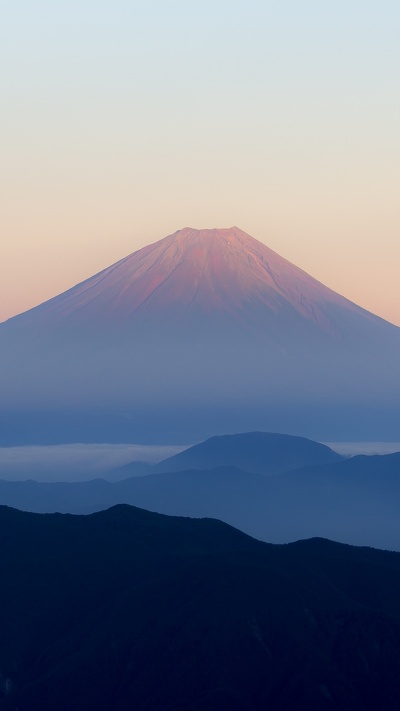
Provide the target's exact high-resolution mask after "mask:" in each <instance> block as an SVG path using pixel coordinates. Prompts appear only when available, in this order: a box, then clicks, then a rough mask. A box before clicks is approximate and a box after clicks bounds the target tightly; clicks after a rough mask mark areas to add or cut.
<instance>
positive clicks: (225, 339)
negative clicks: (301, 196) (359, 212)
mask: <svg viewBox="0 0 400 711" xmlns="http://www.w3.org/2000/svg"><path fill="white" fill-rule="evenodd" d="M399 364H400V329H399V328H397V327H395V326H393V325H391V324H389V323H387V322H386V321H384V320H382V319H380V318H378V317H376V316H374V315H373V314H370V313H368V312H367V311H365V310H363V309H361V308H359V307H358V306H356V305H355V304H352V303H351V302H349V301H348V300H346V299H344V298H343V297H341V296H339V295H338V294H335V293H334V292H333V291H331V290H330V289H327V288H326V287H324V286H323V285H322V284H320V283H319V282H317V281H316V280H315V279H313V278H312V277H310V276H308V275H307V274H305V273H304V272H303V271H301V270H300V269H298V268H297V267H295V266H294V265H292V264H290V263H289V262H287V261H286V260H285V259H283V258H282V257H280V256H279V255H277V254H276V253H275V252H273V251H272V250H270V249H269V248H268V247H266V246H265V245H263V244H261V243H260V242H257V241H256V240H254V239H253V238H252V237H250V236H249V235H246V234H245V233H244V232H242V231H241V230H239V229H238V228H236V227H233V228H230V229H222V230H193V229H190V228H186V229H184V230H180V231H179V232H177V233H175V234H173V235H170V236H168V237H166V238H164V239H163V240H160V241H159V242H156V243H155V244H153V245H149V246H148V247H145V248H143V249H141V250H139V251H138V252H135V253H134V254H132V255H130V256H128V257H126V258H125V259H123V260H121V261H120V262H117V263H116V264H114V265H112V266H111V267H109V268H108V269H105V270H104V271H103V272H101V273H100V274H97V275H96V276H94V277H92V278H90V279H88V280H87V281H85V282H83V283H82V284H78V285H77V286H75V287H73V288H72V289H70V290H69V291H67V292H65V293H64V294H61V295H60V296H57V297H55V298H54V299H51V300H50V301H48V302H45V303H44V304H42V305H40V306H38V307H36V308H34V309H31V310H30V311H27V312H26V313H24V314H21V315H20V316H17V317H15V318H13V319H10V320H9V321H7V322H6V323H4V324H0V390H1V393H2V398H1V403H0V425H1V427H0V442H3V443H5V444H10V443H12V442H14V443H24V441H26V439H25V440H24V438H26V437H28V439H29V437H30V433H33V432H34V431H35V432H36V434H35V437H36V440H35V441H38V442H40V441H41V442H46V441H47V442H54V441H56V442H57V441H58V442H60V441H64V442H65V441H74V440H75V441H77V438H78V441H92V442H93V441H112V442H115V441H117V442H118V441H119V442H121V441H136V442H145V441H147V442H155V441H156V442H161V441H163V442H169V443H171V442H177V443H179V444H181V443H184V442H188V443H190V442H193V441H199V440H202V439H205V438H206V437H208V436H210V435H211V434H218V433H221V432H234V431H240V430H247V431H249V430H253V429H254V430H260V429H262V430H272V431H276V430H280V431H287V432H291V433H294V434H301V435H304V436H307V437H311V438H313V439H320V440H324V439H325V440H326V439H330V440H333V439H349V438H353V439H355V440H359V439H363V438H366V437H370V438H372V439H385V438H392V439H396V438H397V436H398V432H397V430H398V424H397V423H398V422H399V421H400V413H399V403H400V365H399ZM13 438H14V439H13ZM30 441H32V439H31V440H30Z"/></svg>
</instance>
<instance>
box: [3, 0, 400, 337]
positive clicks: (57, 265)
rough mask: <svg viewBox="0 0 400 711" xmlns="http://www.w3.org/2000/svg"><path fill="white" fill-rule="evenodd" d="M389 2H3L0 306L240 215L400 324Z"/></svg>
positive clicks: (24, 304) (393, 31)
mask: <svg viewBox="0 0 400 711" xmlns="http://www.w3.org/2000/svg"><path fill="white" fill-rule="evenodd" d="M399 36H400V3H399V2H398V0H381V2H379V3H378V2H376V0H373V1H371V0H335V2H325V1H323V0H302V1H301V2H299V0H246V2H244V1H243V2H242V0H229V1H228V0H213V1H212V2H211V1H210V0H202V2H198V1H197V0H196V1H192V0H113V2H111V0H107V1H105V0H96V2H94V0H79V2H78V0H68V2H66V0H58V1H57V2H54V0H36V1H35V2H32V0H15V1H14V2H12V3H10V2H9V3H6V2H5V1H3V2H0V65H1V66H2V68H3V77H2V83H1V89H0V98H1V112H0V125H1V132H0V136H1V138H0V141H1V145H0V148H1V163H0V191H1V195H2V200H1V210H0V320H4V319H6V318H8V317H10V316H12V315H14V314H16V313H19V312H21V311H24V310H26V309H28V308H30V307H32V306H34V305H36V304H38V303H40V302H42V301H44V300H46V299H48V298H50V297H51V296H53V295H55V294H57V293H60V292H61V291H64V290H65V289H67V288H69V287H70V286H73V285H74V284H76V283H77V282H79V281H82V280H83V279H85V278H87V277H89V276H91V275H92V274H94V273H96V272H98V271H100V270H101V269H102V268H104V267H106V266H108V265H109V264H111V263H113V262H115V261H117V260H118V259H120V258H122V257H124V256H126V255H127V254H130V253H131V252H133V251H135V250H137V249H139V248H140V247H142V246H144V245H146V244H148V243H150V242H154V241H156V240H158V239H161V238H162V237H164V236H166V235H167V234H170V233H172V232H175V231H176V230H178V229H180V228H182V227H184V226H191V227H197V228H205V227H230V226H232V225H237V226H238V227H240V228H241V229H243V230H245V231H246V232H248V233H249V234H251V235H252V236H253V237H255V238H256V239H259V240H260V241H262V242H264V243H265V244H267V245H268V246H269V247H271V248H272V249H274V250H276V251H277V252H278V253H279V254H281V255H282V256H283V257H286V258H287V259H289V260H290V261H292V262H293V263H295V264H296V265H297V266H299V267H301V268H302V269H304V270H305V271H307V272H308V273H310V274H312V276H314V277H316V278H317V279H319V280H320V281H322V282H323V283H325V284H326V285H327V286H330V287H331V288H333V289H335V290H336V291H338V292H339V293H341V294H343V295H344V296H346V297H348V298H350V299H352V300H353V301H355V302H356V303H358V304H359V305H361V306H364V307H365V308H367V309H369V310H371V311H373V312H375V313H377V314H379V315H380V316H383V317H384V318H386V319H388V320H390V321H392V322H393V323H396V324H398V325H400V298H399V286H398V284H399V276H398V274H399V265H400V200H399V194H400V131H399V126H400V81H399V77H400V42H399Z"/></svg>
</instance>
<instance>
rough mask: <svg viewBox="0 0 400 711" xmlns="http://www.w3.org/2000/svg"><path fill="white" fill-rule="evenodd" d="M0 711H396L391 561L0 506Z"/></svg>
mask: <svg viewBox="0 0 400 711" xmlns="http://www.w3.org/2000/svg"><path fill="white" fill-rule="evenodd" d="M0 530H1V532H2V535H1V537H0V556H1V561H2V584H1V586H0V629H1V638H0V710H1V711H16V709H19V711H28V710H29V711H39V709H40V711H50V710H53V709H55V708H56V709H58V710H59V711H67V709H72V708H73V709H76V711H86V709H94V708H95V709H97V710H98V711H111V709H112V710H113V711H125V710H126V709H130V708H135V709H137V711H156V710H157V711H168V710H170V709H174V710H175V711H186V710H187V709H193V711H200V710H201V711H216V710H217V709H221V708H226V709H231V710H232V711H242V709H249V711H261V709H266V708H268V709H270V711H282V710H289V709H296V711H306V710H307V711H308V710H309V709H318V710H321V711H325V710H326V711H328V709H341V711H358V710H360V711H361V709H362V710H363V711H365V709H367V710H369V709H371V711H372V709H376V708H384V709H385V710H387V711H394V710H395V709H396V711H397V709H398V708H399V705H400V688H399V681H398V680H399V676H400V662H399V654H398V650H399V647H400V602H399V601H400V555H399V554H397V553H388V552H384V551H376V550H373V549H367V548H353V547H351V546H347V545H340V544H337V543H333V542H330V541H327V540H322V539H312V540H309V541H301V542H299V543H295V544H291V545H286V546H273V545H267V544H262V543H259V542H258V541H255V540H253V539H251V538H249V537H247V536H245V535H243V534H240V533H239V532H238V531H236V530H235V529H233V528H231V527H229V526H226V525H224V524H222V523H220V522H218V521H213V520H202V521H193V520H190V519H187V518H186V519H182V518H169V517H165V516H160V515H157V514H151V513H149V512H146V511H142V510H140V509H136V508H130V507H126V506H119V507H115V508H113V509H110V510H108V511H104V512H102V513H99V514H95V515H92V516H68V515H64V516H63V515H60V514H54V515H47V516H43V515H42V516H39V515H34V514H27V513H22V512H18V511H15V510H13V509H8V508H6V507H0Z"/></svg>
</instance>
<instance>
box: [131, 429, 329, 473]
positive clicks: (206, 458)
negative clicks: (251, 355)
mask: <svg viewBox="0 0 400 711" xmlns="http://www.w3.org/2000/svg"><path fill="white" fill-rule="evenodd" d="M340 459H342V457H341V456H340V455H339V454H336V452H333V450H332V449H330V448H329V447H327V446H326V445H324V444H319V443H318V442H312V441H311V440H309V439H305V438H304V437H291V436H290V435H284V434H277V433H272V432H244V433H242V434H234V435H222V436H220V437H211V438H210V439H208V440H206V441H205V442H201V443H200V444H196V445H194V446H193V447H189V448H188V449H185V450H184V451H183V452H180V453H179V454H176V455H174V456H173V457H169V458H168V459H164V461H162V462H160V463H159V464H156V465H155V466H154V467H153V468H152V470H151V472H148V473H156V472H178V471H184V470H188V469H214V468H215V467H220V466H232V467H237V468H238V469H242V470H244V471H246V472H251V473H252V474H265V475H268V476H270V475H273V474H281V473H282V472H286V471H289V470H290V469H299V468H300V467H306V466H312V465H314V464H326V463H328V462H334V461H339V460H340ZM128 467H129V465H126V467H125V469H126V470H128Z"/></svg>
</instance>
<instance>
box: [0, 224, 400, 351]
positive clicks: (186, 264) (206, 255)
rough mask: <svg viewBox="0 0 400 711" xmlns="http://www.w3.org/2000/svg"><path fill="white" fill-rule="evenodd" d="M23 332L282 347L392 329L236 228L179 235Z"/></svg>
mask: <svg viewBox="0 0 400 711" xmlns="http://www.w3.org/2000/svg"><path fill="white" fill-rule="evenodd" d="M17 324H18V325H25V326H28V325H31V326H34V327H40V328H41V329H42V328H44V329H45V330H46V329H48V328H49V329H51V327H52V326H54V325H55V326H56V327H57V329H60V327H61V328H62V326H63V325H65V326H72V327H76V328H79V327H84V328H89V329H90V330H92V329H93V330H95V329H99V328H100V329H107V328H110V327H112V328H118V329H122V330H123V331H125V333H126V334H128V333H130V334H131V335H133V336H135V335H141V333H142V330H143V328H145V329H146V331H147V332H148V333H149V332H150V331H151V330H152V329H157V328H159V329H161V330H162V331H167V332H168V331H169V330H170V329H172V331H173V332H174V333H175V334H176V333H177V332H179V331H181V332H182V333H183V332H184V330H185V329H188V330H189V333H190V335H192V334H193V332H195V331H196V328H200V329H201V330H202V331H203V330H207V329H212V328H213V326H217V332H218V329H220V328H222V330H223V332H225V331H226V330H232V329H233V330H235V329H236V330H238V329H239V330H240V329H243V331H244V332H247V333H249V332H250V331H251V332H252V333H253V334H257V335H258V336H259V337H262V336H266V337H271V336H275V337H278V340H280V339H281V338H282V337H287V336H288V335H290V334H291V330H293V335H295V336H297V337H300V336H301V330H302V329H303V330H304V332H305V333H306V332H309V333H311V332H316V331H317V332H320V333H323V334H327V335H330V336H331V337H333V338H334V339H339V340H340V339H342V338H343V337H345V336H351V335H352V334H351V331H352V328H354V327H356V328H357V329H359V330H363V329H364V328H367V329H368V327H369V326H372V327H374V326H375V327H384V324H385V322H383V321H382V320H381V319H379V318H378V317H376V316H373V315H372V314H370V313H368V312H367V311H365V310H363V309H361V308H359V307H357V306H356V305H355V304H353V303H351V302H350V301H348V300H347V299H345V298H343V297H341V296H339V295H338V294H336V293H335V292H333V291H332V290H330V289H328V288H327V287H325V286H323V284H321V283H320V282H318V281H316V280H315V279H313V278H312V277H310V276H309V275H308V274H306V273H305V272H303V271H302V270H301V269H298V268H297V267H295V266H294V265H293V264H291V263H290V262H288V261H287V260H285V259H283V258H282V257H280V256H279V255H278V254H276V253H275V252H273V251H272V250H271V249H269V248H268V247H266V246H265V245H264V244H262V243H261V242H258V241H257V240H255V239H253V238H252V237H250V236H249V235H247V234H246V233H245V232H242V230H240V229H238V228H237V227H232V228H230V229H212V230H211V229H210V230H194V229H191V228H185V229H183V230H180V231H178V232H176V233H175V234H172V235H169V236H168V237H165V238H164V239H162V240H160V241H159V242H156V243H155V244H152V245H149V246H147V247H144V248H143V249H140V250H139V251H137V252H134V253H133V254H131V255H129V256H128V257H126V258H125V259H122V260H121V261H119V262H117V263H116V264H113V265H112V266H111V267H108V268H107V269H105V270H103V271H102V272H100V273H99V274H96V275H95V276H93V277H91V278H90V279H87V280H86V281H84V282H82V283H81V284H78V285H77V286H75V287H73V288H72V289H70V290H69V291H67V292H65V293H63V294H61V295H60V296H57V297H55V298H53V299H50V300H49V301H47V302H45V303H44V304H42V305H40V306H38V307H36V308H34V309H31V310H30V311H28V312H26V313H25V314H22V315H21V316H19V317H17V318H16V319H11V321H10V322H9V325H10V326H11V325H14V326H16V325H17ZM385 326H386V324H385ZM392 328H393V330H395V329H394V327H391V326H389V330H390V329H392ZM135 329H139V330H138V333H137V334H135ZM299 329H300V332H299ZM153 335H154V331H153Z"/></svg>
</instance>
